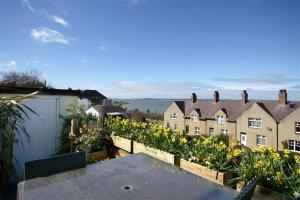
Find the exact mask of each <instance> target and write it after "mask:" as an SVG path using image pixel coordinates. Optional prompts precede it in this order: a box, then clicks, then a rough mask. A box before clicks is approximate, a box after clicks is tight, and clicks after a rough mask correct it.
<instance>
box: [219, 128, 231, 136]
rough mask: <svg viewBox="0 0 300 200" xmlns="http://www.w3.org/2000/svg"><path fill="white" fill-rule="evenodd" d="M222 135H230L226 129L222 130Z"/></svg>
mask: <svg viewBox="0 0 300 200" xmlns="http://www.w3.org/2000/svg"><path fill="white" fill-rule="evenodd" d="M221 134H223V135H228V134H229V131H228V130H226V129H221Z"/></svg>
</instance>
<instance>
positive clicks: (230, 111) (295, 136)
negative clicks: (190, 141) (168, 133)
mask: <svg viewBox="0 0 300 200" xmlns="http://www.w3.org/2000/svg"><path fill="white" fill-rule="evenodd" d="M164 125H165V126H167V127H170V128H177V129H180V130H182V131H183V133H184V134H207V135H218V134H225V135H228V136H230V137H231V138H234V139H236V140H238V141H239V142H240V143H241V144H243V145H245V146H249V147H255V146H260V145H264V146H267V147H269V146H271V147H274V148H276V149H283V147H284V144H285V145H287V147H288V148H289V149H291V150H292V151H295V152H300V101H288V100H287V91H286V90H280V91H279V99H278V100H277V101H274V100H251V101H249V99H248V94H247V92H246V91H245V90H244V91H242V92H241V99H240V100H221V99H220V96H219V92H218V91H215V92H214V96H213V99H212V100H197V95H196V94H195V93H193V94H192V98H191V100H189V101H174V102H173V103H172V104H171V105H170V107H169V108H168V109H167V110H166V111H165V113H164Z"/></svg>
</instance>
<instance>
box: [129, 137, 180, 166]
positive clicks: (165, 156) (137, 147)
mask: <svg viewBox="0 0 300 200" xmlns="http://www.w3.org/2000/svg"><path fill="white" fill-rule="evenodd" d="M133 153H144V154H147V155H149V156H152V157H154V158H157V159H159V160H162V161H164V162H167V163H170V164H172V165H174V161H175V156H174V155H173V154H170V153H167V152H165V151H161V150H159V149H154V148H152V147H147V146H145V145H144V144H142V143H138V142H135V141H134V142H133Z"/></svg>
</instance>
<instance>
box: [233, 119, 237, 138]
mask: <svg viewBox="0 0 300 200" xmlns="http://www.w3.org/2000/svg"><path fill="white" fill-rule="evenodd" d="M234 139H235V140H237V121H235V138H234Z"/></svg>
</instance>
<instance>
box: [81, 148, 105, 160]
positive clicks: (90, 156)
mask: <svg viewBox="0 0 300 200" xmlns="http://www.w3.org/2000/svg"><path fill="white" fill-rule="evenodd" d="M106 158H107V151H106V150H103V151H97V152H93V153H86V160H87V162H89V161H92V160H99V161H100V160H105V159H106Z"/></svg>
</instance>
